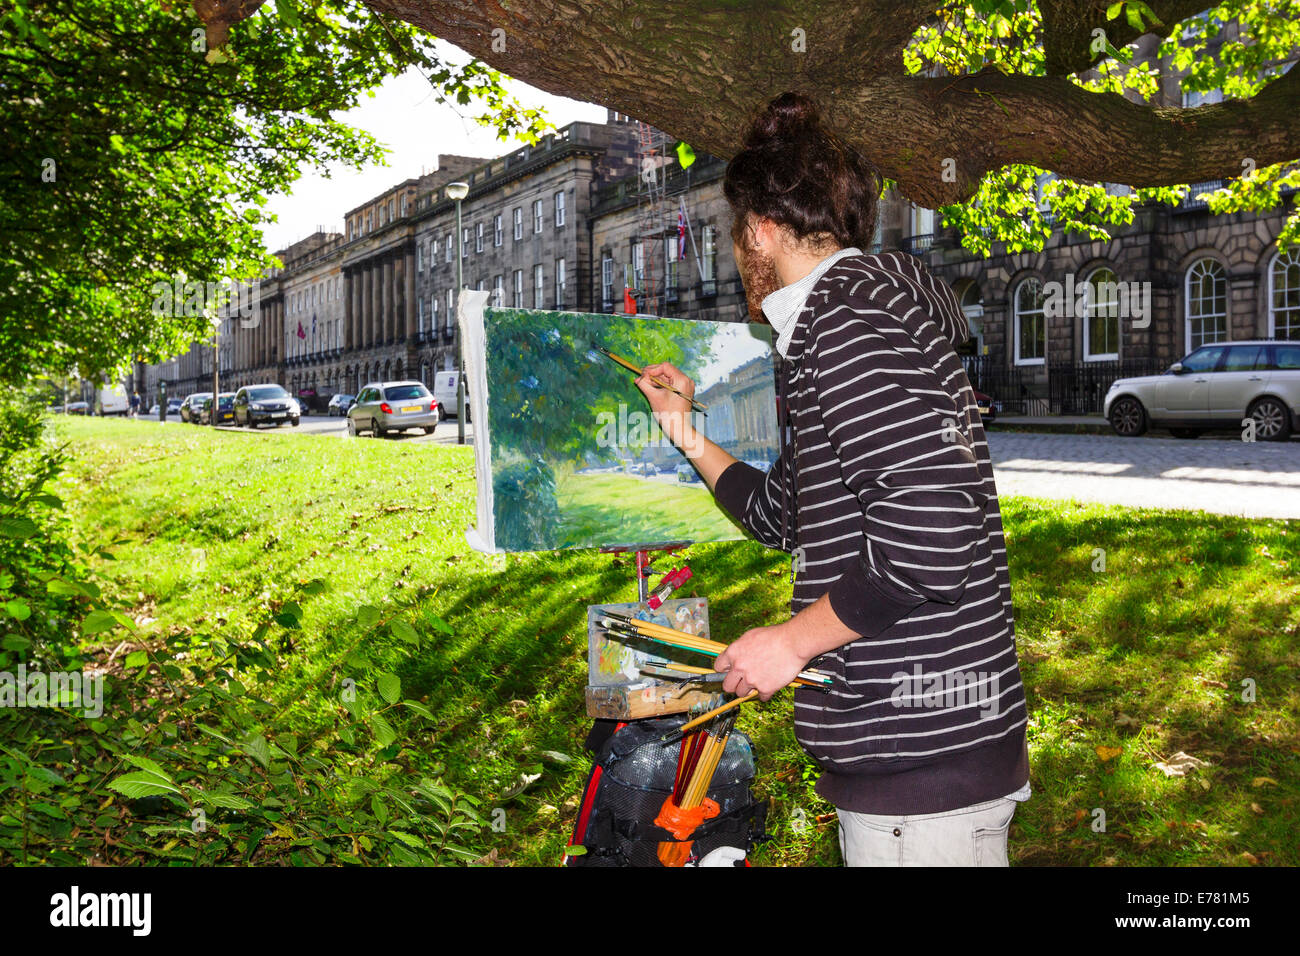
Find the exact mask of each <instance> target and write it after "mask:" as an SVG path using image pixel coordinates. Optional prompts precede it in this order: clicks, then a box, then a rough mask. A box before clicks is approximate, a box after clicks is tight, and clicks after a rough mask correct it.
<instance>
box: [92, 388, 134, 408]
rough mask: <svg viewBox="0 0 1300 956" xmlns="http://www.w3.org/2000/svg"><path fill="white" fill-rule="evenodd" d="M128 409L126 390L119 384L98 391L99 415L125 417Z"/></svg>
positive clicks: (129, 404)
mask: <svg viewBox="0 0 1300 956" xmlns="http://www.w3.org/2000/svg"><path fill="white" fill-rule="evenodd" d="M130 407H131V403H130V400H129V399H128V398H127V396H126V388H125V386H123V385H122V383H121V382H119V383H117V384H116V385H105V386H104V387H103V388H101V389H100V390H99V414H101V415H125V414H126V413H127V411H128V410H129V409H130Z"/></svg>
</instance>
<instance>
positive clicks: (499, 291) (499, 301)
mask: <svg viewBox="0 0 1300 956" xmlns="http://www.w3.org/2000/svg"><path fill="white" fill-rule="evenodd" d="M497 219H498V220H500V219H501V217H500V216H497ZM505 299H506V287H505V277H504V276H500V275H497V276H493V277H492V304H493V305H494V306H496V307H497V308H500V307H501V306H502V305H503V304H505Z"/></svg>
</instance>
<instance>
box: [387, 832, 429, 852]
mask: <svg viewBox="0 0 1300 956" xmlns="http://www.w3.org/2000/svg"><path fill="white" fill-rule="evenodd" d="M388 835H389V836H391V837H396V838H397V839H399V840H401V841H402V842H403V843H405V844H406V845H407V846H411V847H415V848H416V849H417V850H422V849H424V841H423V840H421V839H420V838H419V837H418V836H415V835H414V834H412V833H407V832H406V831H405V830H389V831H388Z"/></svg>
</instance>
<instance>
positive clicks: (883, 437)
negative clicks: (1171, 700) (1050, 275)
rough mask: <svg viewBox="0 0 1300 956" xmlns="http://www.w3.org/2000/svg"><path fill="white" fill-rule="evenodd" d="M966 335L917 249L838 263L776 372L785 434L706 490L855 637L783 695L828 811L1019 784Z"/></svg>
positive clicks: (997, 555) (1004, 602) (998, 533)
mask: <svg viewBox="0 0 1300 956" xmlns="http://www.w3.org/2000/svg"><path fill="white" fill-rule="evenodd" d="M968 335H969V329H968V327H967V323H966V318H965V316H964V315H963V314H962V311H961V309H960V307H959V306H958V304H957V300H956V298H955V297H954V296H953V293H952V290H951V289H950V288H949V287H948V286H947V285H946V284H945V283H943V282H939V281H936V280H935V279H934V278H933V276H931V275H930V273H929V272H928V270H926V269H925V267H924V266H923V265H922V264H921V263H920V262H919V261H918V260H917V259H915V258H913V257H911V256H909V255H906V254H904V253H898V252H891V253H884V254H880V255H863V254H851V255H846V256H844V257H842V258H840V259H839V260H838V261H836V262H835V263H834V264H833V265H831V267H830V268H829V269H828V270H827V271H826V272H825V273H824V274H823V275H822V276H821V278H820V279H819V280H817V282H816V284H815V285H814V286H813V288H812V291H811V292H810V293H809V295H808V298H807V300H806V301H805V303H804V307H803V309H802V311H801V312H800V313H799V315H798V317H797V319H796V320H795V328H794V333H793V336H792V338H791V340H790V345H789V347H788V350H787V352H788V355H787V359H786V361H785V362H782V363H781V366H780V368H779V371H778V378H779V383H780V390H781V393H782V407H783V409H785V408H788V410H789V421H790V423H791V426H792V430H793V440H792V441H791V442H783V447H782V450H781V456H780V458H779V459H778V461H777V463H776V464H775V465H774V466H773V467H772V469H771V470H770V471H768V472H767V473H766V474H764V473H763V472H761V471H759V470H758V469H755V468H753V467H752V466H750V465H747V464H745V463H743V462H737V463H735V464H733V465H730V466H729V467H728V468H727V469H726V471H724V472H723V474H722V475H721V476H720V477H719V479H718V481H717V485H716V488H715V489H714V492H715V494H716V496H717V499H718V501H719V502H720V503H721V504H722V506H723V507H724V508H726V510H727V511H728V512H730V513H731V515H732V516H733V517H734V518H735V519H736V520H737V521H739V522H740V523H741V524H742V525H743V526H744V527H745V529H746V530H748V531H749V532H750V533H751V534H752V535H754V537H755V538H757V539H758V540H759V541H761V542H762V543H764V544H766V545H768V546H769V547H773V548H781V549H782V550H785V551H790V552H792V553H793V555H794V593H793V598H792V600H791V605H790V607H791V612H792V613H797V612H798V611H800V610H802V609H803V608H804V607H806V606H808V605H809V604H812V603H813V602H814V601H815V600H817V599H818V598H819V597H820V596H821V595H823V594H829V595H830V602H831V607H832V608H833V609H834V611H835V613H836V615H837V616H838V617H839V619H840V620H841V621H843V622H844V623H845V624H846V625H847V626H848V627H849V628H851V629H852V630H854V631H856V632H857V633H858V635H859V637H858V638H857V639H856V640H854V641H852V642H851V643H848V644H846V645H844V646H842V647H839V648H837V649H835V650H833V651H831V652H829V653H827V654H824V655H822V656H821V657H818V658H816V659H814V660H813V661H812V662H811V666H813V667H816V668H817V669H819V670H822V671H825V672H829V673H830V674H832V675H833V676H834V678H835V685H834V688H833V689H832V690H831V691H830V692H828V693H824V692H820V691H818V690H814V689H811V688H802V687H801V688H799V689H797V690H796V691H795V736H796V737H797V739H798V740H799V743H800V744H801V745H802V746H803V747H804V748H805V749H806V750H807V751H808V752H809V754H811V755H812V756H813V757H814V758H815V759H816V760H817V761H818V763H819V764H820V765H821V767H822V770H823V773H822V775H821V778H820V779H819V780H818V783H817V792H818V793H819V794H820V795H821V796H822V797H823V798H824V799H826V800H827V801H828V802H830V803H831V804H833V805H834V806H836V807H838V808H840V809H843V810H849V811H853V812H858V813H878V814H891V815H901V814H920V813H939V812H943V811H947V810H954V809H959V808H962V807H966V806H970V805H972V804H975V803H981V802H984V801H987V800H993V799H996V798H998V797H1005V796H1008V795H1010V794H1012V793H1013V792H1015V791H1016V790H1018V789H1020V788H1021V787H1022V786H1023V785H1024V784H1025V783H1026V781H1027V780H1028V778H1029V767H1028V753H1027V750H1026V745H1025V724H1026V708H1025V696H1024V688H1023V686H1022V684H1021V681H1020V671H1019V667H1018V665H1017V661H1016V647H1015V627H1014V622H1013V617H1012V607H1011V580H1010V576H1009V574H1008V571H1007V556H1006V546H1005V543H1004V540H1003V534H1002V517H1001V512H1000V510H999V507H998V499H997V492H996V489H995V488H994V483H993V469H992V466H991V465H990V463H989V455H988V445H987V443H986V441H985V437H984V428H983V425H982V423H981V420H980V416H979V411H978V409H977V408H976V404H975V396H974V393H973V392H972V390H971V386H970V383H969V382H968V381H967V378H966V372H965V369H964V368H963V366H962V364H961V361H960V359H959V358H958V357H957V355H956V353H955V352H954V351H953V346H954V345H955V344H959V343H961V342H963V341H964V340H965V339H966V338H967V337H968ZM780 431H781V433H782V437H783V438H784V434H785V429H780ZM791 504H793V507H790V505H791Z"/></svg>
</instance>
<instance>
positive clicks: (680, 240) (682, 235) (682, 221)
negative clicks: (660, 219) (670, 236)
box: [677, 199, 686, 259]
mask: <svg viewBox="0 0 1300 956" xmlns="http://www.w3.org/2000/svg"><path fill="white" fill-rule="evenodd" d="M677 258H678V259H685V258H686V200H685V199H682V200H680V204H679V205H678V207H677Z"/></svg>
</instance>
